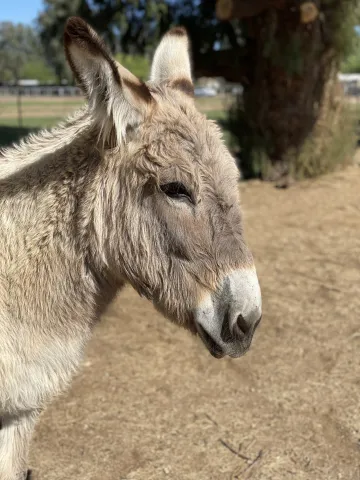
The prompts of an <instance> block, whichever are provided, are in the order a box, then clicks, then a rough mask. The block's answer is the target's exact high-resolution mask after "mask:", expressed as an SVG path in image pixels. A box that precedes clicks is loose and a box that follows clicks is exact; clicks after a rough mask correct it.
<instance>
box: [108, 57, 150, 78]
mask: <svg viewBox="0 0 360 480" xmlns="http://www.w3.org/2000/svg"><path fill="white" fill-rule="evenodd" d="M116 60H117V61H118V62H119V63H121V65H123V66H124V67H125V68H127V69H128V70H130V72H131V73H133V74H134V75H136V76H137V77H138V78H141V79H142V80H147V79H148V78H149V72H150V62H149V59H148V58H147V57H145V56H142V55H126V54H118V55H116Z"/></svg>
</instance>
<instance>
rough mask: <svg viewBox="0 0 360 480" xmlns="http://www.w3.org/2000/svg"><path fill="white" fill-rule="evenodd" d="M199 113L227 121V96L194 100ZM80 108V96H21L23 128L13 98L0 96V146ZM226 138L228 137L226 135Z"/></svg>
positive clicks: (44, 126) (47, 125)
mask: <svg viewBox="0 0 360 480" xmlns="http://www.w3.org/2000/svg"><path fill="white" fill-rule="evenodd" d="M196 103H197V106H198V108H199V110H200V111H202V112H204V113H206V115H208V117H209V118H212V119H214V120H216V121H219V122H221V121H223V120H225V118H226V105H227V104H228V99H227V98H226V97H221V96H219V97H215V98H199V99H196ZM81 105H83V99H82V98H80V97H64V98H60V97H24V98H22V125H21V127H20V126H19V121H18V115H17V103H16V98H15V97H0V147H1V146H6V145H9V144H11V143H13V142H16V141H17V140H19V139H20V138H21V137H23V136H25V135H27V134H28V133H30V132H32V131H36V130H39V129H41V128H51V127H53V126H54V125H56V124H57V123H59V122H60V121H61V120H63V119H65V118H66V117H67V116H68V115H70V114H71V113H72V112H74V111H75V110H76V109H78V108H79V107H80V106H81ZM225 138H226V139H228V135H226V132H225Z"/></svg>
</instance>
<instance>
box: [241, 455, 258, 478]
mask: <svg viewBox="0 0 360 480" xmlns="http://www.w3.org/2000/svg"><path fill="white" fill-rule="evenodd" d="M262 456H263V450H260V451H259V453H258V454H257V456H256V458H254V460H252V461H251V463H250V464H249V465H248V466H247V467H246V468H245V469H244V470H243V471H242V472H241V473H245V472H247V471H248V470H249V469H250V468H252V467H253V466H254V465H255V463H256V462H258V461H259V460H260V459H261V457H262Z"/></svg>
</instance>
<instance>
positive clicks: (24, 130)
mask: <svg viewBox="0 0 360 480" xmlns="http://www.w3.org/2000/svg"><path fill="white" fill-rule="evenodd" d="M36 130H37V128H34V127H13V126H7V125H0V148H1V147H7V146H8V145H11V144H12V143H14V142H18V141H19V140H20V139H21V138H22V137H25V136H26V135H28V134H29V133H30V132H34V131H36Z"/></svg>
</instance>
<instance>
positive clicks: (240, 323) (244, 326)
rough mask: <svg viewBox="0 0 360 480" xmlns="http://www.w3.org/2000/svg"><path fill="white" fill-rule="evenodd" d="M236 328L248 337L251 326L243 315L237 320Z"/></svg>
mask: <svg viewBox="0 0 360 480" xmlns="http://www.w3.org/2000/svg"><path fill="white" fill-rule="evenodd" d="M236 326H237V328H238V329H239V330H240V331H241V332H242V333H243V334H244V335H246V334H247V333H248V332H249V330H250V328H251V325H250V324H249V323H247V322H246V320H245V318H244V317H243V316H242V315H241V314H240V315H239V316H238V318H237V320H236Z"/></svg>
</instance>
